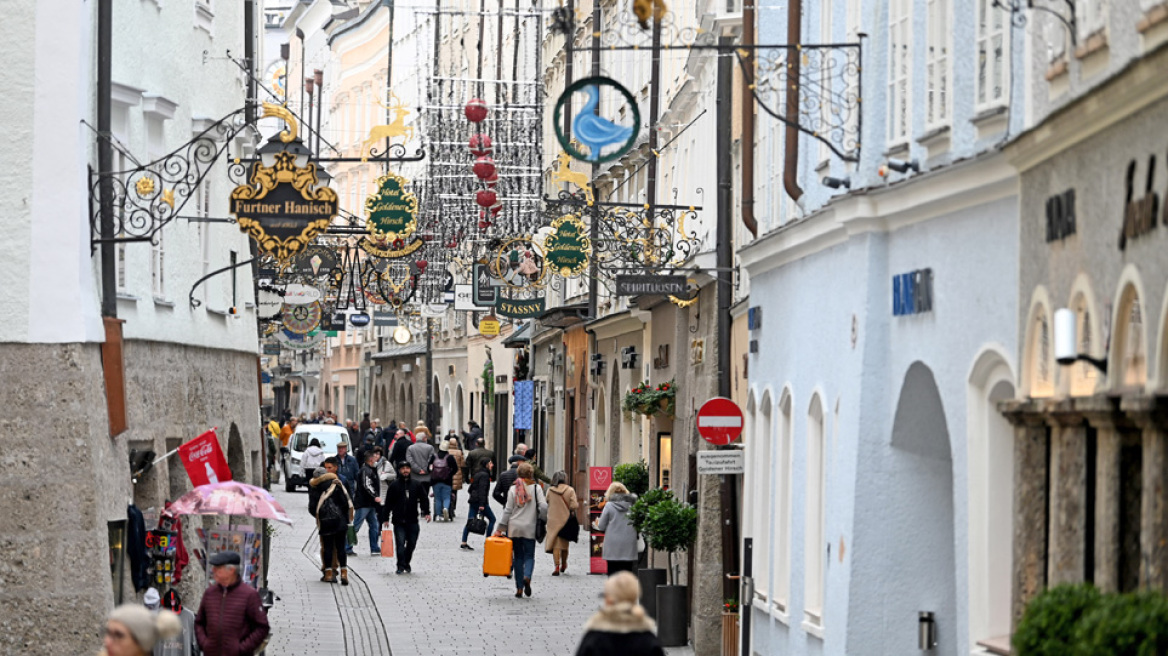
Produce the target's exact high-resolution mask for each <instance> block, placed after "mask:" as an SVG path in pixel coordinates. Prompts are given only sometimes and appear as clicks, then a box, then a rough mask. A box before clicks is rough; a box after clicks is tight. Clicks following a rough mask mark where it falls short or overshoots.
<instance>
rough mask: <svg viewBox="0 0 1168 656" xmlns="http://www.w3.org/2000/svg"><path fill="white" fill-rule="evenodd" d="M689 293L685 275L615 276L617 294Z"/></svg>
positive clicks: (662, 294) (665, 294)
mask: <svg viewBox="0 0 1168 656" xmlns="http://www.w3.org/2000/svg"><path fill="white" fill-rule="evenodd" d="M687 293H689V281H688V280H687V279H686V277H685V276H617V277H616V295H617V296H642V295H657V296H667V295H669V294H673V295H684V294H687Z"/></svg>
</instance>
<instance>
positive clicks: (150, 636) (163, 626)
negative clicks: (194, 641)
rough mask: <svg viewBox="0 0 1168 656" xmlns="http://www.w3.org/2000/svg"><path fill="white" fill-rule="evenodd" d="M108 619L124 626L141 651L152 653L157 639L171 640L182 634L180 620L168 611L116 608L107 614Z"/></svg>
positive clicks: (129, 605)
mask: <svg viewBox="0 0 1168 656" xmlns="http://www.w3.org/2000/svg"><path fill="white" fill-rule="evenodd" d="M109 619H111V620H113V621H115V622H121V623H122V624H125V625H126V628H127V629H129V630H130V634H131V635H133V636H134V642H137V643H138V646H139V647H141V648H142V649H143V651H152V650H153V649H154V643H156V642H158V640H159V638H173V637H175V636H176V635H178V634H179V633H181V632H182V620H180V619H179V618H178V615H175V614H174V613H172V612H170V611H168V610H160V611H158V612H156V613H155V612H151V611H150V610H148V609H147V608H146V607H145V606H141V605H139V604H123V605H121V606H118V607H117V608H115V609H114V610H113V612H112V613H110V614H109Z"/></svg>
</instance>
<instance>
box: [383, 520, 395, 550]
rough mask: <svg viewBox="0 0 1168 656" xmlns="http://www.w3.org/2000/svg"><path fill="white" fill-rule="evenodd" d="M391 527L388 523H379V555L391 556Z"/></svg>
mask: <svg viewBox="0 0 1168 656" xmlns="http://www.w3.org/2000/svg"><path fill="white" fill-rule="evenodd" d="M393 544H394V543H393V529H392V528H390V527H389V524H382V525H381V557H382V558H393Z"/></svg>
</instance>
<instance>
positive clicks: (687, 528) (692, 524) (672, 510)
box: [645, 494, 698, 581]
mask: <svg viewBox="0 0 1168 656" xmlns="http://www.w3.org/2000/svg"><path fill="white" fill-rule="evenodd" d="M645 537H646V538H648V542H649V546H650V547H652V548H653V549H656V550H658V551H665V552H668V554H669V578H670V581H673V580H674V578H675V575H674V571H673V570H674V568H673V554H674V553H676V552H678V551H686V550H688V549H689V548H690V547H692V546H693V543H694V542H695V541H697V539H698V511H697V508H694V507H693V506H691V505H689V504H685V503H682V502H680V501H678V500H677V499H675V498H674V497H673V495H672V494H670V495H669V496H668V497H666V498H665V499H663V500H661V501H659V502H658V503H655V504H653V506H652V507H651V508H650V509H649V516H648V518H647V520H646V521H645Z"/></svg>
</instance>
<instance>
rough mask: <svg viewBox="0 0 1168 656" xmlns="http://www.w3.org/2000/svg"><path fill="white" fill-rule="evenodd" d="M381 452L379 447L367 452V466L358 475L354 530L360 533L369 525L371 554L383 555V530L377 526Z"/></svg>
mask: <svg viewBox="0 0 1168 656" xmlns="http://www.w3.org/2000/svg"><path fill="white" fill-rule="evenodd" d="M380 459H381V450H380V449H378V448H377V447H373V448H371V449H366V450H365V464H364V466H362V467H361V471H360V472H359V473H358V474H357V496H356V498H355V499H353V507H355V508H356V509H357V514H356V515H355V516H354V517H353V530H354V532H359V531H360V530H361V525H362V524H368V525H369V553H371V554H379V553H381V544H380V542H381V530H380V529H379V528H378V525H377V514H378V506H380V505H381V477H379V476H378V475H377V461H378V460H380Z"/></svg>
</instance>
